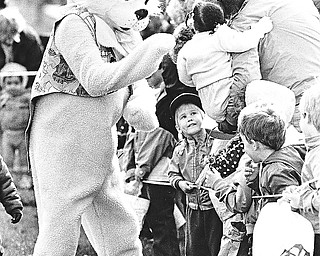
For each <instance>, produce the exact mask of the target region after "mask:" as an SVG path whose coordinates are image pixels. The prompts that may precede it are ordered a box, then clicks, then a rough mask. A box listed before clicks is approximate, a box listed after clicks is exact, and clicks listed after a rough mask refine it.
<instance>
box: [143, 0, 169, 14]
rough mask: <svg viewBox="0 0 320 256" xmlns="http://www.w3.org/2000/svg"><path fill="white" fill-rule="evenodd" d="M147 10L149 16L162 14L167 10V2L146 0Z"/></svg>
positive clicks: (165, 0) (164, 0) (163, 0)
mask: <svg viewBox="0 0 320 256" xmlns="http://www.w3.org/2000/svg"><path fill="white" fill-rule="evenodd" d="M146 2H147V9H148V12H149V15H150V16H159V15H160V14H164V13H165V11H166V8H167V0H148V1H146Z"/></svg>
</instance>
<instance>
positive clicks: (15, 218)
mask: <svg viewBox="0 0 320 256" xmlns="http://www.w3.org/2000/svg"><path fill="white" fill-rule="evenodd" d="M10 215H11V217H12V219H11V223H13V224H16V223H18V222H19V221H20V220H21V218H22V215H23V214H22V211H21V210H19V209H14V210H13V211H12V212H10Z"/></svg>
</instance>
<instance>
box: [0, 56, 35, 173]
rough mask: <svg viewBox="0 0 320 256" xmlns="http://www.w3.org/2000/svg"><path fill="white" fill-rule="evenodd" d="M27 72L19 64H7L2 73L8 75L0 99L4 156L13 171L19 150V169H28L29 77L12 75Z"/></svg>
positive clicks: (3, 81) (5, 77)
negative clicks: (26, 136) (26, 141)
mask: <svg viewBox="0 0 320 256" xmlns="http://www.w3.org/2000/svg"><path fill="white" fill-rule="evenodd" d="M24 71H27V70H26V68H25V67H23V66H22V65H20V64H18V63H14V62H10V63H7V64H6V65H5V66H4V67H3V68H2V69H1V72H4V73H7V74H8V75H7V76H4V77H3V78H2V81H1V82H2V83H1V85H2V87H3V91H2V95H1V97H0V100H1V102H0V104H1V109H0V125H1V129H2V131H3V135H2V156H3V158H4V161H5V162H6V164H7V166H8V167H9V168H10V169H12V168H13V165H14V162H15V151H16V150H18V156H19V167H25V168H26V167H27V150H26V144H25V129H26V127H27V125H28V119H29V102H30V89H26V88H25V86H26V84H27V82H28V78H27V76H20V75H19V76H16V75H10V73H12V72H24Z"/></svg>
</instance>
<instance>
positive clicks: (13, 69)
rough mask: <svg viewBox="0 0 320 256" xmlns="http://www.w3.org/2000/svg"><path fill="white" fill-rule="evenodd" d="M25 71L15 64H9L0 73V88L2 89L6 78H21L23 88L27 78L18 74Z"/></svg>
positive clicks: (22, 67)
mask: <svg viewBox="0 0 320 256" xmlns="http://www.w3.org/2000/svg"><path fill="white" fill-rule="evenodd" d="M25 71H27V69H26V68H25V67H24V66H22V65H20V64H18V63H15V62H9V63H7V64H6V65H4V67H3V68H2V69H1V71H0V86H1V87H2V88H3V81H4V78H5V77H6V76H11V75H12V76H21V77H22V84H23V87H24V88H25V87H26V85H27V82H28V76H26V75H25V74H24V75H21V74H19V73H20V72H25Z"/></svg>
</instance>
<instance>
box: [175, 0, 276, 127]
mask: <svg viewBox="0 0 320 256" xmlns="http://www.w3.org/2000/svg"><path fill="white" fill-rule="evenodd" d="M192 17H193V27H194V29H195V31H196V34H195V35H194V36H193V38H192V39H191V40H190V41H189V42H187V43H186V44H185V45H184V46H183V48H182V49H181V51H180V52H179V54H178V60H177V68H178V74H179V79H180V80H181V82H183V83H184V84H186V85H188V86H192V87H196V89H197V91H198V92H199V97H200V99H201V102H202V105H203V108H204V111H205V113H206V114H208V116H210V117H211V118H212V119H214V120H215V121H216V122H217V123H218V127H219V129H220V130H221V131H223V132H226V133H234V132H235V131H236V125H237V118H238V114H239V112H240V110H241V108H243V107H244V99H243V102H242V103H241V104H242V106H240V107H239V108H240V110H237V109H236V108H238V107H236V104H238V103H235V102H230V88H231V85H232V83H233V78H232V66H231V55H230V52H244V51H246V50H249V49H251V48H254V47H256V46H257V45H258V42H259V40H260V38H263V37H264V35H265V33H268V32H270V31H271V30H272V27H273V26H272V22H271V20H270V18H268V17H264V18H262V19H261V20H259V22H258V23H256V24H253V25H252V26H251V29H250V30H248V31H245V32H237V31H236V30H233V29H231V28H230V27H228V25H227V24H226V21H225V17H224V11H223V8H222V6H221V4H220V3H219V2H218V1H216V0H210V1H197V3H196V4H195V6H194V8H193V11H192ZM230 104H231V105H232V106H231V109H232V108H233V109H234V110H232V111H229V112H230V113H232V112H237V113H236V114H234V113H232V114H230V115H229V114H227V108H228V106H229V105H230Z"/></svg>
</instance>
